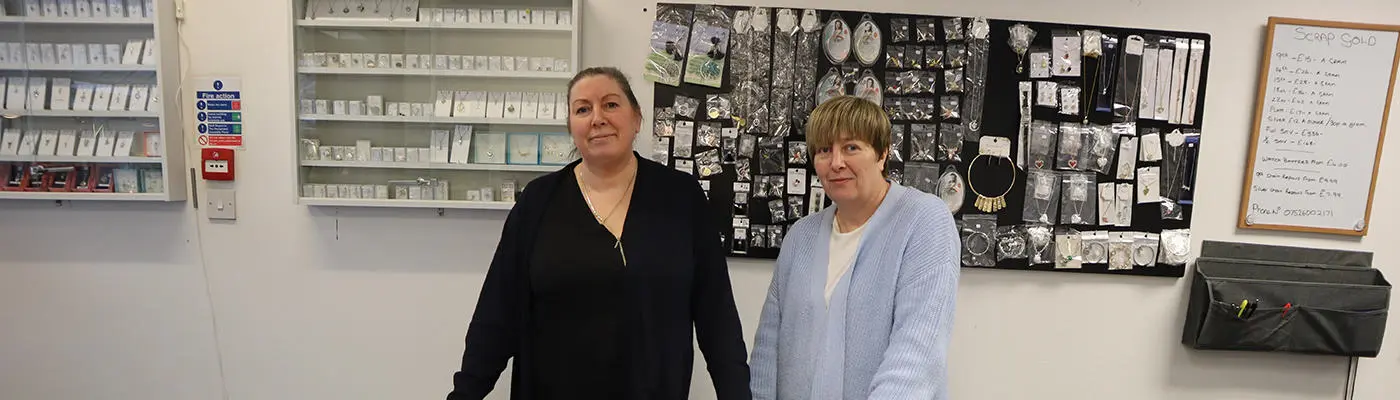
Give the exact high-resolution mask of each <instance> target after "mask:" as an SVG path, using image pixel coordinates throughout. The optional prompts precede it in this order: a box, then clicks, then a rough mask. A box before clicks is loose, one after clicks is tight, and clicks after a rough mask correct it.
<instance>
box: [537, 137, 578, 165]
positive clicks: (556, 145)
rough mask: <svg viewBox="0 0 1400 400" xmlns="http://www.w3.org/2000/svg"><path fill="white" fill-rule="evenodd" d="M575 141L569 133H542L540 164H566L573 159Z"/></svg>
mask: <svg viewBox="0 0 1400 400" xmlns="http://www.w3.org/2000/svg"><path fill="white" fill-rule="evenodd" d="M573 147H574V141H573V138H571V137H569V134H567V133H541V134H540V154H539V157H540V164H543V165H564V164H568V163H569V162H571V161H573V157H571V155H572V153H573Z"/></svg>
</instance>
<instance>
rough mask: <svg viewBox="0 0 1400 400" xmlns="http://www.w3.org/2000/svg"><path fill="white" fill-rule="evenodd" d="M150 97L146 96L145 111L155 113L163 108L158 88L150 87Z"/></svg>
mask: <svg viewBox="0 0 1400 400" xmlns="http://www.w3.org/2000/svg"><path fill="white" fill-rule="evenodd" d="M149 87H150V88H151V90H150V93H151V94H150V95H149V96H146V99H147V100H146V111H157V110H160V109H161V107H163V106H162V105H161V103H160V87H159V86H156V85H150V86H149Z"/></svg>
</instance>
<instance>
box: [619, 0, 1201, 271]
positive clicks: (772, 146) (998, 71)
mask: <svg viewBox="0 0 1400 400" xmlns="http://www.w3.org/2000/svg"><path fill="white" fill-rule="evenodd" d="M656 20H657V21H656V22H654V24H653V30H652V33H651V52H650V54H649V56H648V57H647V59H646V60H644V61H643V62H644V64H645V72H646V77H647V79H648V80H649V81H651V82H652V86H653V92H654V98H655V104H654V106H655V107H656V110H655V111H656V112H655V115H656V117H655V118H654V119H655V121H654V124H653V138H652V139H651V140H654V146H653V149H654V151H653V154H652V157H653V158H654V159H656V160H658V161H661V162H665V163H667V165H670V166H672V167H675V168H677V169H679V170H681V171H686V172H690V173H692V174H695V175H696V176H697V177H698V178H699V179H700V181H701V186H702V187H703V188H705V189H706V191H707V193H708V195H709V197H710V204H711V206H712V215H713V217H714V218H715V220H716V223H717V224H718V226H722V227H725V229H724V233H725V241H726V245H727V247H728V249H729V250H730V255H731V256H735V257H752V258H769V259H771V258H776V257H777V255H778V253H779V250H780V248H781V244H782V240H783V233H784V232H785V231H786V230H787V229H788V228H790V227H791V225H792V224H793V223H794V222H796V221H797V220H798V219H799V218H801V217H803V216H805V215H809V214H811V213H815V212H818V211H820V210H821V209H822V208H824V207H827V206H830V205H831V204H832V203H831V201H830V200H829V199H827V198H826V196H825V194H824V191H823V190H822V188H821V187H820V186H821V183H820V180H819V179H818V177H817V176H816V174H815V169H814V168H813V166H812V163H813V162H814V161H815V160H814V159H813V158H812V157H811V153H810V152H809V151H808V149H807V144H806V143H805V142H804V140H805V132H803V129H804V126H805V124H806V121H807V118H808V117H809V116H810V114H811V111H812V110H813V109H814V108H815V106H816V105H817V104H820V103H821V102H822V101H824V100H825V99H827V98H830V97H832V96H834V95H840V94H850V95H856V96H858V97H862V98H866V99H868V100H870V101H872V102H875V103H876V104H880V105H881V106H882V107H883V108H884V109H885V110H886V113H887V114H889V116H890V117H891V124H892V130H893V135H892V136H893V139H894V143H892V145H891V149H890V150H891V151H890V158H889V159H888V160H889V161H888V163H887V164H886V167H887V168H886V169H887V170H888V171H889V173H890V179H891V180H894V181H896V182H900V183H901V184H903V185H905V186H909V187H911V188H913V189H916V190H922V191H925V192H929V193H933V194H935V195H938V196H940V197H941V198H942V199H943V200H944V202H945V203H947V204H949V205H950V211H952V213H953V217H954V219H955V220H956V222H957V226H958V229H959V231H960V233H961V235H960V236H961V237H962V240H963V246H962V249H961V251H962V257H961V259H962V265H963V266H964V267H985V268H996V269H1015V270H1035V271H1055V272H1080V273H1104V274H1115V275H1145V276H1163V277H1178V278H1179V277H1182V276H1184V274H1185V264H1186V258H1187V257H1189V254H1190V251H1191V244H1190V243H1191V242H1190V236H1189V228H1190V223H1191V208H1192V196H1191V189H1190V188H1191V186H1192V185H1193V184H1194V181H1195V179H1194V177H1195V173H1196V172H1195V168H1194V166H1195V158H1196V154H1197V152H1198V150H1199V143H1200V136H1201V135H1200V128H1201V125H1202V123H1201V121H1202V119H1203V112H1204V110H1205V105H1204V91H1205V84H1206V77H1207V75H1208V74H1207V72H1208V66H1209V43H1210V36H1209V35H1208V34H1205V33H1195V32H1173V31H1163V30H1155V29H1138V28H1126V27H1107V26H1084V25H1072V24H1059V23H1050V22H1033V21H1013V20H997V19H986V18H977V17H960V18H959V17H953V16H939V15H914V14H892V13H879V12H868V11H852V10H819V9H784V8H780V7H763V6H757V7H755V6H727V5H692V4H673V3H662V4H659V6H658V8H657V16H656ZM833 21H840V22H833ZM714 27H722V28H721V29H715V28H714ZM1028 32H1033V34H1028ZM697 35H700V36H698V37H697ZM1013 36H1015V38H1013ZM716 37H719V38H726V37H727V40H725V39H718V40H712V38H716ZM1086 37H1088V38H1091V40H1085V38H1086ZM828 38H831V39H828ZM1070 38H1073V40H1068V39H1070ZM1104 38H1112V39H1111V40H1112V41H1113V43H1112V44H1109V41H1108V40H1104ZM1129 38H1132V40H1133V41H1134V42H1135V44H1134V45H1133V46H1125V45H1124V42H1126V41H1128V40H1129ZM1013 39H1017V40H1013ZM1147 41H1151V42H1152V43H1151V44H1146V45H1144V44H1145V43H1144V42H1147ZM1070 42H1073V44H1074V46H1069V44H1070ZM720 43H725V44H727V46H726V45H719V44H720ZM1158 43H1161V44H1162V46H1160V47H1159V46H1158ZM1177 43H1183V44H1182V46H1181V49H1182V50H1183V53H1184V54H1186V55H1187V56H1188V57H1184V58H1182V59H1179V60H1178V59H1175V58H1173V59H1171V60H1172V62H1168V63H1165V64H1163V65H1165V66H1166V72H1165V73H1167V74H1168V75H1170V76H1171V77H1172V79H1166V82H1167V83H1168V84H1167V86H1166V87H1167V88H1168V89H1166V90H1163V91H1161V92H1160V94H1161V95H1164V96H1165V100H1163V101H1162V103H1163V104H1167V105H1168V106H1164V107H1162V108H1163V113H1162V114H1161V115H1157V114H1155V113H1154V112H1153V111H1155V110H1151V111H1142V112H1141V113H1140V114H1141V115H1139V111H1140V110H1139V108H1140V105H1142V104H1153V103H1147V102H1145V101H1146V100H1145V98H1146V96H1141V95H1126V94H1128V93H1139V94H1140V93H1149V90H1147V89H1144V88H1142V86H1143V83H1144V82H1145V81H1148V80H1149V79H1145V78H1143V77H1142V73H1143V72H1145V70H1146V69H1145V68H1143V67H1142V66H1143V64H1145V62H1143V61H1142V59H1141V54H1145V53H1148V52H1154V51H1160V49H1163V48H1168V47H1174V46H1175V44H1177ZM1086 44H1087V45H1086ZM1168 44H1170V46H1168ZM1057 45H1059V46H1061V47H1064V49H1059V50H1057V49H1056V46H1057ZM1140 45H1141V46H1140ZM696 46H698V48H697V47H696ZM1126 47H1132V52H1133V53H1134V54H1133V57H1129V58H1128V60H1127V61H1126V62H1121V61H1122V60H1124V58H1125V57H1124V54H1125V48H1126ZM715 49H719V50H718V51H716V50H715ZM1154 54H1164V53H1154ZM702 56H703V57H702ZM716 60H718V61H716ZM1032 61H1043V65H1037V66H1032ZM1054 61H1059V62H1054ZM1123 64H1128V65H1126V66H1125V65H1123ZM1040 67H1043V68H1040ZM1176 67H1179V69H1173V68H1176ZM1041 72H1045V74H1044V76H1041V75H1040V73H1041ZM707 74H708V75H712V76H706V75H707ZM1042 82H1045V83H1054V84H1055V85H1056V86H1063V87H1064V88H1065V89H1066V90H1063V91H1062V90H1059V88H1058V87H1057V88H1052V89H1051V90H1048V91H1045V93H1046V94H1049V95H1050V96H1049V98H1050V99H1052V100H1053V103H1049V104H1040V105H1037V104H1036V100H1037V99H1036V97H1035V96H1036V95H1037V94H1040V93H1042V92H1040V91H1037V89H1039V88H1038V87H1037V86H1048V85H1047V84H1044V83H1042ZM1153 82H1155V81H1153ZM1022 88H1029V90H1028V91H1026V92H1025V97H1023V96H1022ZM1118 91H1122V92H1123V94H1124V97H1126V99H1120V98H1117V97H1118V96H1119V95H1120V93H1118ZM1150 93H1152V94H1153V95H1154V96H1153V98H1154V99H1155V95H1157V94H1158V92H1156V91H1150ZM1173 96H1175V97H1173ZM1062 99H1063V100H1064V101H1061V100H1062ZM1120 103H1122V104H1120ZM1127 103H1131V104H1132V105H1131V106H1124V105H1125V104H1127ZM1172 104H1175V105H1176V106H1175V107H1170V105H1172ZM1159 118H1160V119H1159ZM1045 126H1048V127H1050V128H1051V130H1052V131H1053V132H1055V133H1059V132H1060V131H1061V130H1062V129H1064V130H1065V131H1067V132H1077V133H1075V134H1073V136H1072V137H1071V138H1069V139H1074V140H1066V141H1065V142H1064V143H1060V142H1058V141H1051V142H1050V143H1049V144H1048V146H1046V149H1044V150H1043V151H1044V152H1045V154H1046V158H1039V159H1038V158H1037V157H1036V152H1037V151H1040V150H1037V146H1034V145H1033V143H1032V140H1031V138H1030V136H1031V134H1032V133H1034V131H1033V130H1032V129H1031V128H1032V127H1045ZM702 130H703V131H705V133H703V134H702ZM714 130H719V131H720V132H721V134H720V135H719V140H718V141H715V140H714V138H713V136H714V135H713V134H712V133H710V132H711V131H714ZM1080 134H1082V136H1080ZM702 135H703V136H710V138H708V139H707V140H706V141H705V142H702ZM1023 135H1024V136H1023ZM1056 137H1058V136H1056ZM1098 137H1106V138H1107V139H1102V140H1099V141H1094V139H1091V138H1098ZM1168 137H1170V138H1171V140H1168V139H1167V138H1168ZM1145 138H1146V139H1145ZM1128 139H1132V140H1131V141H1132V142H1134V143H1136V142H1138V141H1143V140H1147V139H1150V140H1148V142H1149V143H1151V144H1152V145H1153V146H1157V147H1152V146H1144V148H1149V147H1150V148H1153V149H1155V150H1153V151H1151V152H1148V153H1149V154H1146V155H1145V156H1144V155H1140V154H1138V152H1137V149H1138V148H1137V147H1134V151H1133V152H1132V153H1125V154H1129V156H1128V157H1117V152H1116V150H1117V149H1118V148H1119V145H1120V143H1119V142H1120V141H1123V142H1128V141H1130V140H1128ZM731 140H732V142H731ZM745 142H749V144H745ZM1100 142H1101V143H1104V144H1105V145H1107V144H1110V143H1111V145H1112V146H1111V147H1112V148H1113V150H1115V151H1114V152H1109V153H1107V154H1106V155H1105V153H1103V152H1102V148H1101V147H1094V146H1092V144H1095V143H1100ZM716 143H718V144H716ZM754 143H756V144H754ZM1062 144H1063V146H1062ZM1061 148H1063V150H1064V153H1066V154H1065V155H1066V157H1059V156H1060V155H1061V154H1060V153H1061V151H1060V150H1061ZM1080 148H1082V149H1084V150H1083V151H1082V152H1081V151H1079V150H1078V149H1080ZM712 151H713V152H717V153H718V161H716V160H715V157H716V156H715V154H714V153H712ZM1061 158H1063V159H1061ZM1081 158H1083V159H1084V160H1092V161H1093V163H1092V164H1093V165H1094V167H1091V166H1090V165H1091V163H1090V162H1089V161H1086V162H1085V163H1084V164H1083V165H1081V164H1080V163H1079V161H1080V159H1081ZM702 160H703V161H702ZM1037 160H1039V162H1037ZM1120 162H1121V163H1123V164H1122V165H1123V166H1122V168H1123V169H1124V170H1125V171H1127V172H1128V173H1127V175H1125V176H1120V175H1118V174H1117V167H1118V166H1119V165H1120V164H1119V163H1120ZM702 165H703V167H702ZM969 169H971V170H970V171H969ZM1143 172H1150V173H1143ZM1032 174H1034V175H1036V176H1037V177H1039V176H1048V177H1050V178H1051V179H1050V180H1049V181H1048V182H1050V184H1049V185H1048V186H1044V187H1048V188H1050V189H1051V193H1053V198H1054V199H1055V200H1054V201H1053V202H1049V204H1044V206H1048V207H1045V208H1047V209H1048V210H1047V211H1049V212H1048V215H1047V216H1046V217H1045V219H1044V221H1043V223H1041V221H1040V220H1039V218H1028V215H1026V214H1028V213H1029V211H1028V210H1027V209H1028V206H1027V201H1026V200H1027V197H1026V196H1027V192H1028V190H1030V189H1028V188H1029V186H1028V179H1027V178H1028V175H1032ZM1139 175H1141V176H1142V177H1143V178H1144V179H1139ZM1159 177H1160V178H1159ZM1146 178H1151V179H1152V180H1148V179H1146ZM1101 185H1108V186H1111V187H1113V189H1114V190H1112V191H1111V192H1110V193H1111V194H1112V196H1108V199H1107V200H1105V201H1103V202H1102V204H1101V202H1100V201H1099V199H1098V197H1097V194H1098V190H1097V189H1098V188H1099V187H1100V186H1101ZM1108 186H1105V188H1107V187H1108ZM1169 187H1173V188H1175V189H1172V188H1169ZM1144 188H1146V189H1150V190H1149V193H1147V194H1144V193H1142V192H1141V190H1142V189H1144ZM1120 189H1122V190H1121V191H1120ZM1031 193H1032V194H1034V195H1036V196H1035V197H1032V198H1033V199H1038V198H1042V197H1050V196H1042V195H1044V194H1045V193H1044V189H1043V187H1042V192H1039V193H1037V192H1034V191H1032V192H1031ZM1149 194H1150V195H1152V196H1155V197H1152V198H1149V197H1148V196H1147V195H1149ZM1061 196H1065V197H1064V198H1065V199H1067V200H1072V201H1059V200H1061V198H1060V197H1061ZM1157 197H1160V198H1161V199H1166V200H1162V201H1155V202H1154V201H1152V200H1151V199H1154V198H1157ZM1117 198H1124V199H1125V200H1124V201H1122V202H1116V201H1108V200H1116V199H1117ZM1109 205H1111V206H1112V207H1105V206H1109ZM1119 205H1122V206H1123V207H1121V208H1120V207H1118V206H1119ZM1100 207H1105V210H1106V211H1112V213H1111V217H1112V218H1109V221H1108V222H1105V221H1102V220H1101V219H1100V218H1099V217H1098V215H1097V214H1096V212H1097V211H1098V209H1099V208H1100ZM794 211H796V212H794ZM1119 216H1122V218H1121V219H1120V218H1118V217H1119ZM1074 217H1079V218H1074ZM1028 231H1029V233H1028ZM1056 239H1060V240H1056ZM1017 242H1019V243H1017ZM1057 245H1058V246H1061V247H1062V248H1057V247H1056V246H1057ZM1018 246H1019V247H1018ZM1032 248H1034V250H1032ZM1008 250H1014V251H1008ZM1036 250H1040V251H1039V252H1038V253H1037V252H1036ZM979 251H980V253H979ZM1004 253H1007V256H1006V257H1003V254H1004ZM1016 253H1019V255H1017V254H1016ZM1031 253H1036V254H1034V255H1033V254H1031ZM1091 253H1092V254H1091ZM1138 253H1140V254H1138ZM1135 256H1136V257H1135Z"/></svg>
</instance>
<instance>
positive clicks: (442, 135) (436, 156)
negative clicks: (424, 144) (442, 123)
mask: <svg viewBox="0 0 1400 400" xmlns="http://www.w3.org/2000/svg"><path fill="white" fill-rule="evenodd" d="M429 148H431V149H432V154H431V156H430V157H428V162H430V163H434V164H445V163H447V162H448V161H450V160H449V159H448V155H450V154H451V152H452V132H451V131H448V130H446V129H434V130H433V136H432V142H431V143H429Z"/></svg>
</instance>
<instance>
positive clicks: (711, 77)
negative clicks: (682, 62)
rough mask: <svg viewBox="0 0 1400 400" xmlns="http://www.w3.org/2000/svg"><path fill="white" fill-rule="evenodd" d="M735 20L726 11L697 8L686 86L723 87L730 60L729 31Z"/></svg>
mask: <svg viewBox="0 0 1400 400" xmlns="http://www.w3.org/2000/svg"><path fill="white" fill-rule="evenodd" d="M733 24H734V16H733V15H732V14H731V13H730V11H728V9H726V8H724V7H716V6H712V5H708V4H697V5H696V6H695V22H694V24H693V25H692V26H691V31H690V50H689V57H688V58H687V59H686V64H687V65H689V67H687V68H686V69H685V82H686V83H691V84H696V85H702V86H709V87H716V88H717V87H720V85H721V83H722V82H723V80H724V68H725V65H726V64H727V63H728V59H729V29H730V27H732V26H733Z"/></svg>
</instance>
